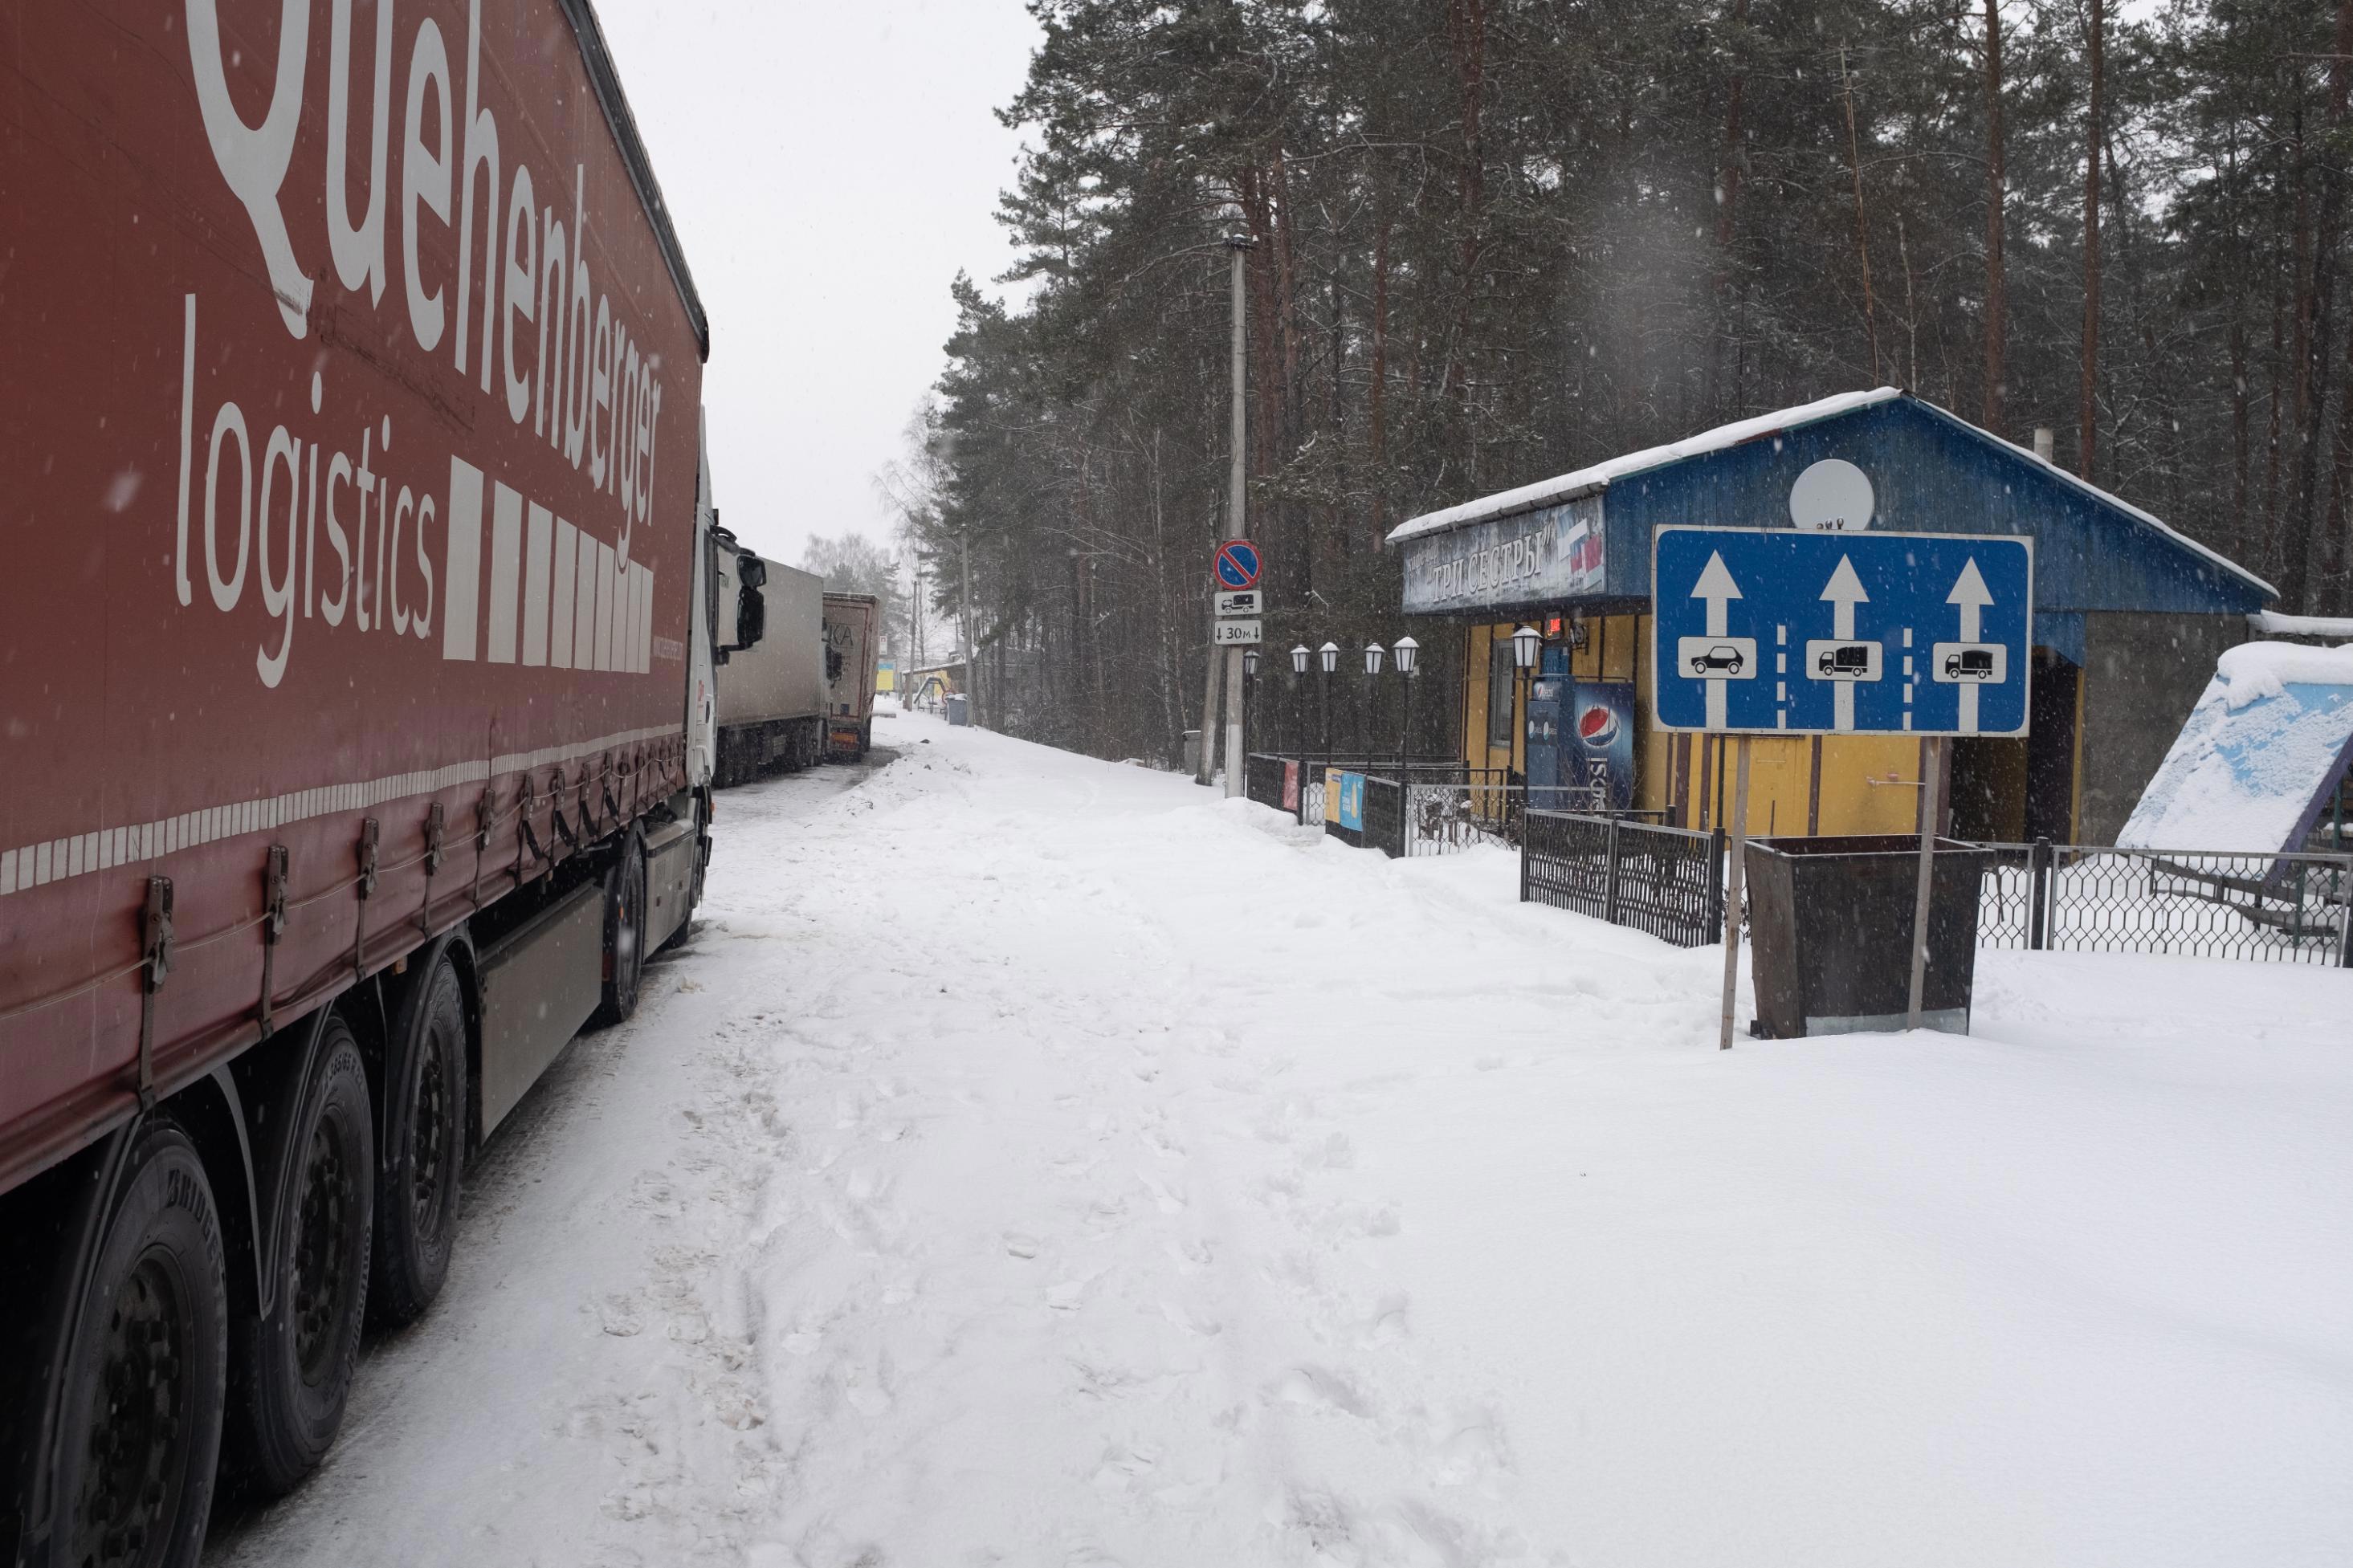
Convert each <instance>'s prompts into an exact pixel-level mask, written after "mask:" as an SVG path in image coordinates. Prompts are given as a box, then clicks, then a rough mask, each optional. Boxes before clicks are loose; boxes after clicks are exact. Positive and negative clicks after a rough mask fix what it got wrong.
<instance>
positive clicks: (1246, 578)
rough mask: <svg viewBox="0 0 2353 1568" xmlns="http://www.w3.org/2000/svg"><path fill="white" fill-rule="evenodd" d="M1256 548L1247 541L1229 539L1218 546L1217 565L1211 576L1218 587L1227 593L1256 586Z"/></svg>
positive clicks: (1257, 563)
mask: <svg viewBox="0 0 2353 1568" xmlns="http://www.w3.org/2000/svg"><path fill="white" fill-rule="evenodd" d="M1258 569H1259V561H1258V546H1257V545H1255V544H1252V543H1251V542H1250V541H1249V540H1247V539H1229V540H1227V541H1226V542H1224V543H1223V544H1220V545H1219V546H1218V561H1217V565H1216V567H1215V568H1214V570H1213V572H1212V575H1213V576H1214V577H1215V578H1216V579H1217V584H1218V586H1219V587H1220V588H1223V589H1225V590H1226V591H1227V592H1229V593H1240V591H1241V590H1242V589H1244V588H1255V587H1257V586H1258Z"/></svg>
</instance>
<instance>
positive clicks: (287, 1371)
mask: <svg viewBox="0 0 2353 1568" xmlns="http://www.w3.org/2000/svg"><path fill="white" fill-rule="evenodd" d="M281 1108H282V1110H284V1111H285V1112H287V1114H284V1115H281V1116H280V1117H279V1118H278V1121H279V1123H280V1133H279V1142H278V1148H277V1151H276V1158H275V1161H274V1163H273V1164H272V1166H271V1169H273V1170H275V1171H277V1172H279V1173H280V1176H279V1179H278V1182H277V1184H276V1190H275V1192H274V1194H273V1195H272V1203H271V1208H270V1212H269V1213H268V1214H267V1215H265V1216H264V1221H265V1224H267V1226H269V1233H270V1236H271V1237H272V1240H271V1244H270V1247H269V1253H268V1257H269V1268H270V1271H271V1274H272V1280H271V1283H272V1286H273V1288H274V1289H273V1291H272V1294H273V1295H274V1297H275V1300H273V1301H272V1303H271V1305H270V1310H269V1313H268V1314H267V1315H265V1316H260V1317H253V1316H250V1315H248V1317H247V1318H246V1319H245V1321H243V1322H241V1323H240V1324H239V1325H238V1327H239V1330H240V1332H239V1333H238V1334H237V1337H236V1343H237V1351H238V1354H237V1364H236V1366H235V1369H234V1371H235V1373H236V1375H235V1377H234V1379H233V1380H232V1383H231V1386H230V1395H231V1397H230V1399H229V1413H228V1442H229V1468H230V1471H231V1473H232V1474H233V1475H234V1476H235V1477H236V1479H237V1481H238V1482H239V1484H240V1485H241V1487H242V1488H243V1489H245V1490H247V1491H248V1492H251V1493H253V1494H255V1495H258V1496H264V1497H276V1496H279V1495H280V1494H281V1493H284V1492H286V1491H289V1490H290V1489H292V1488H293V1486H294V1484H295V1483H296V1482H297V1481H300V1480H301V1479H302V1478H303V1477H304V1476H307V1475H309V1474H310V1473H311V1470H313V1469H315V1468H317V1467H318V1464H319V1461H320V1460H321V1459H322V1458H326V1455H327V1448H328V1447H329V1446H330V1445H331V1444H332V1443H333V1442H334V1440H335V1432H336V1429H337V1428H338V1427H340V1426H342V1425H343V1401H344V1399H345V1397H346V1396H347V1395H348V1394H350V1393H351V1386H352V1367H353V1363H356V1362H357V1360H358V1359H359V1349H360V1329H361V1325H362V1322H363V1321H364V1318H365V1316H366V1306H367V1293H368V1289H367V1287H368V1259H369V1233H370V1232H371V1231H372V1230H373V1229H374V1226H373V1225H372V1224H371V1223H370V1222H371V1221H372V1220H373V1219H374V1217H375V1206H374V1200H375V1180H374V1178H375V1132H374V1128H375V1117H374V1115H373V1113H372V1112H371V1110H370V1109H369V1105H368V1088H367V1068H366V1066H365V1064H364V1062H363V1061H362V1060H361V1058H360V1048H359V1044H358V1042H357V1041H355V1040H354V1039H353V1037H352V1032H351V1028H350V1026H348V1025H346V1024H345V1023H344V1022H343V1019H342V1017H341V1016H338V1015H335V1014H332V1013H331V1014H329V1015H328V1016H327V1017H326V1019H325V1020H324V1022H323V1023H322V1026H321V1035H320V1037H319V1040H318V1043H317V1046H316V1047H315V1049H314V1050H313V1051H312V1052H311V1061H310V1064H309V1070H308V1071H307V1072H305V1071H301V1070H299V1068H298V1070H297V1073H296V1075H295V1077H294V1078H293V1079H291V1080H290V1082H289V1083H288V1084H287V1085H286V1086H285V1089H284V1091H283V1092H281V1093H280V1095H279V1096H278V1097H277V1099H276V1104H275V1106H274V1107H273V1109H281ZM264 1125H265V1126H266V1125H268V1123H267V1122H265V1123H264Z"/></svg>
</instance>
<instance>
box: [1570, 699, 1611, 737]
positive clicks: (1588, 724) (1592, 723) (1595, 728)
mask: <svg viewBox="0 0 2353 1568" xmlns="http://www.w3.org/2000/svg"><path fill="white" fill-rule="evenodd" d="M1617 738H1618V710H1616V709H1614V708H1612V707H1610V706H1609V704H1608V703H1606V702H1597V703H1595V704H1594V705H1593V706H1591V707H1590V708H1588V709H1587V710H1585V711H1584V712H1582V713H1580V714H1578V715H1577V739H1578V740H1579V741H1582V742H1585V744H1587V745H1588V746H1606V745H1608V744H1609V742H1612V741H1614V740H1616V739H1617Z"/></svg>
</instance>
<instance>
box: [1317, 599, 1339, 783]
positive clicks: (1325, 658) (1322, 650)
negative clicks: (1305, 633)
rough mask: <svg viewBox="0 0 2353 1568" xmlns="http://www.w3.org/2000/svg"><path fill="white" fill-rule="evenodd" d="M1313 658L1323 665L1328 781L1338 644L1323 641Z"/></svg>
mask: <svg viewBox="0 0 2353 1568" xmlns="http://www.w3.org/2000/svg"><path fill="white" fill-rule="evenodd" d="M1315 658H1316V662H1318V663H1319V664H1321V665H1323V667H1324V775H1325V778H1326V781H1327V782H1328V781H1329V778H1330V774H1331V772H1332V672H1333V671H1334V670H1335V669H1338V668H1340V645H1339V644H1338V643H1335V642H1327V643H1325V644H1324V646H1323V647H1319V648H1317V649H1316V650H1315ZM1327 804H1328V803H1327ZM1318 820H1321V819H1320V818H1319V819H1318Z"/></svg>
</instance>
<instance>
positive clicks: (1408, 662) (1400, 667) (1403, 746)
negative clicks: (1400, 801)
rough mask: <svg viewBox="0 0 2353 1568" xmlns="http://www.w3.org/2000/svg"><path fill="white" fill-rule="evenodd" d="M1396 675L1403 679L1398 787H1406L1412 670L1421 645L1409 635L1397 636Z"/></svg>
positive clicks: (1411, 708) (1411, 706) (1409, 739)
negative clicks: (1403, 700)
mask: <svg viewBox="0 0 2353 1568" xmlns="http://www.w3.org/2000/svg"><path fill="white" fill-rule="evenodd" d="M1395 651H1396V654H1397V671H1398V676H1399V677H1400V678H1401V679H1403V680H1404V681H1405V706H1404V710H1403V711H1402V713H1401V714H1400V715H1399V717H1398V787H1399V788H1400V789H1403V788H1405V787H1406V773H1405V766H1406V756H1407V753H1408V752H1409V751H1410V750H1411V748H1412V745H1413V671H1414V666H1415V664H1416V663H1418V662H1419V658H1420V656H1421V645H1420V644H1419V643H1418V642H1416V641H1414V640H1413V639H1412V638H1411V637H1399V638H1398V645H1397V648H1396V650H1395Z"/></svg>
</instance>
